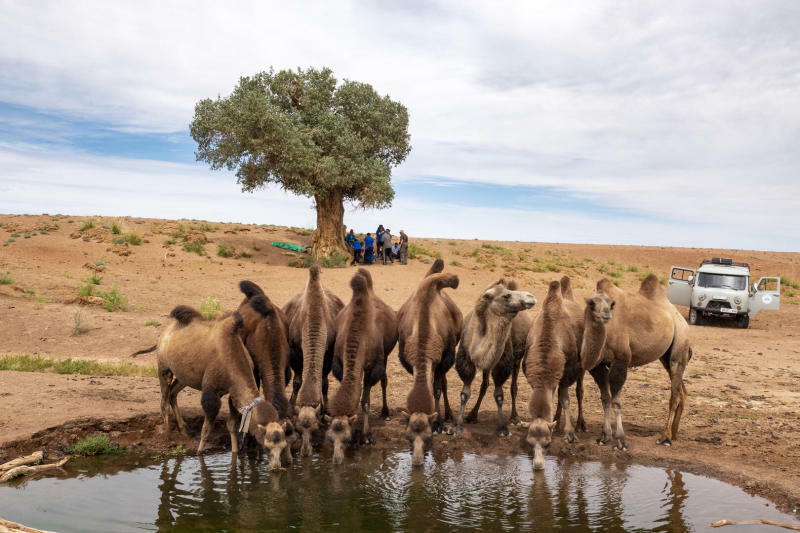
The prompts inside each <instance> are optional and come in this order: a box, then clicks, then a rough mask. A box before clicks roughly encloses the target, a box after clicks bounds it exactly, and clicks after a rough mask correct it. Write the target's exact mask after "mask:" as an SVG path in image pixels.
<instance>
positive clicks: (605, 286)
mask: <svg viewBox="0 0 800 533" xmlns="http://www.w3.org/2000/svg"><path fill="white" fill-rule="evenodd" d="M613 286H614V284H613V283H611V282H610V281H609V280H608V278H603V279H601V280H600V281H598V282H597V292H607V291H608V290H609V289H610V288H611V287H613Z"/></svg>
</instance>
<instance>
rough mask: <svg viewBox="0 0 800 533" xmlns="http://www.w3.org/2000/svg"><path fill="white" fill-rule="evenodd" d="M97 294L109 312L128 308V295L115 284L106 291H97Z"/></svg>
mask: <svg viewBox="0 0 800 533" xmlns="http://www.w3.org/2000/svg"><path fill="white" fill-rule="evenodd" d="M98 296H99V297H100V298H102V299H103V301H104V306H105V308H106V311H108V312H109V313H113V312H114V311H127V310H128V297H127V296H125V295H124V294H122V293H121V292H119V289H117V286H116V285H114V286H112V287H111V290H110V291H108V292H101V293H98Z"/></svg>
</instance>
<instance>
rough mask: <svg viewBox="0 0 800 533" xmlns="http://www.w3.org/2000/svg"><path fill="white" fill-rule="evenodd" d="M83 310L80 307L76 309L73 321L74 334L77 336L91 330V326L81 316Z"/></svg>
mask: <svg viewBox="0 0 800 533" xmlns="http://www.w3.org/2000/svg"><path fill="white" fill-rule="evenodd" d="M81 313H82V312H81V310H80V309H78V310H77V311H75V317H74V318H73V321H72V336H73V337H77V336H78V335H83V334H84V333H86V332H88V331H89V327H88V326H87V325H86V324H85V323H84V322H83V318H82V316H81Z"/></svg>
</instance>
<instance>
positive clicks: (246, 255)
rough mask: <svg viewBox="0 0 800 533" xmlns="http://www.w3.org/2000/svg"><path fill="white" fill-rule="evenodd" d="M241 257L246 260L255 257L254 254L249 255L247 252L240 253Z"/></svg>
mask: <svg viewBox="0 0 800 533" xmlns="http://www.w3.org/2000/svg"><path fill="white" fill-rule="evenodd" d="M239 257H243V258H245V259H248V258H250V257H253V254H250V253H247V252H239Z"/></svg>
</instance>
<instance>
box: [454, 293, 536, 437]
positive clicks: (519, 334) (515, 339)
mask: <svg viewBox="0 0 800 533" xmlns="http://www.w3.org/2000/svg"><path fill="white" fill-rule="evenodd" d="M508 290H510V291H516V290H517V282H516V281H514V280H511V281H509V282H508ZM532 326H533V317H532V316H531V314H530V313H527V312H525V311H521V312H519V313H517V316H515V317H514V320H512V321H511V336H510V339H511V348H512V349H513V358H512V361H513V362H512V363H511V365H512V368H511V416H509V417H508V421H509V422H511V423H512V424H519V421H520V420H519V414H517V392H518V390H519V386H518V383H517V382H518V381H519V369H520V366H521V364H522V360H523V358H524V357H525V351H526V349H527V341H528V333H529V332H530V330H531V327H532ZM508 360H509V359H508V354H506V353H504V354H503V357H502V358H501V359H500V362H499V363H498V365H508ZM489 378H490V375H489V373H487V372H484V373H483V380H482V381H481V389H480V391H479V393H478V399H477V400H476V401H475V406H474V407H473V408H472V410H471V411H470V412H469V414H468V415H467V416H466V417H464V422H470V423H471V422H477V421H478V410H479V409H480V407H481V403H482V402H483V397H484V396H485V395H486V391H487V390H488V389H489Z"/></svg>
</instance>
